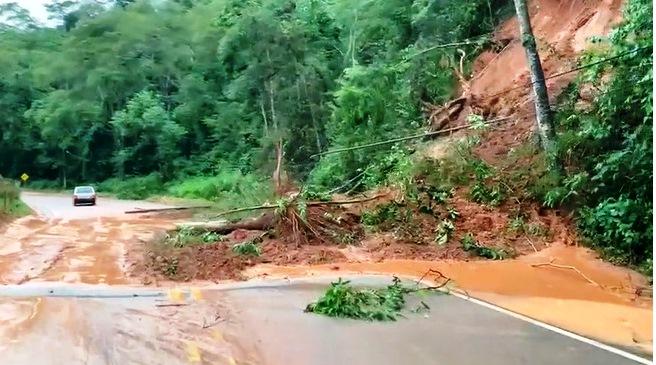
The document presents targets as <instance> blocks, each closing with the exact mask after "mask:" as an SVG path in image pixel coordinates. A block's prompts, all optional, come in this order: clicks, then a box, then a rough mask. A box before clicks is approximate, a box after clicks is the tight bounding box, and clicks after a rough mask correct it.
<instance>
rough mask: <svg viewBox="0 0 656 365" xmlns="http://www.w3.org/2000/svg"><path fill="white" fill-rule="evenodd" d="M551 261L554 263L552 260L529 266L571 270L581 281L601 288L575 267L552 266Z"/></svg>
mask: <svg viewBox="0 0 656 365" xmlns="http://www.w3.org/2000/svg"><path fill="white" fill-rule="evenodd" d="M553 261H554V260H553V259H552V260H551V261H549V262H544V263H541V264H532V265H531V266H532V267H541V266H550V267H555V268H558V269H568V270H573V271H575V272H576V273H577V274H579V275H581V277H582V278H583V279H585V280H586V281H587V282H589V283H590V284H593V285H595V286H598V287H601V285H599V284H598V283H597V282H596V281H594V280H592V279H590V278H589V277H587V276H585V274H584V273H582V272H581V270H579V269H577V268H576V267H574V266H570V265H558V264H554V263H553Z"/></svg>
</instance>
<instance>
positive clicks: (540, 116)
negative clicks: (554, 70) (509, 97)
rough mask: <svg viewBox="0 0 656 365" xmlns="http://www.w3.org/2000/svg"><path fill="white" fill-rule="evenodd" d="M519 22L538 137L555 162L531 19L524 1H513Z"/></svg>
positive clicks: (544, 86)
mask: <svg viewBox="0 0 656 365" xmlns="http://www.w3.org/2000/svg"><path fill="white" fill-rule="evenodd" d="M513 1H514V2H515V10H516V12H517V20H518V21H519V30H520V33H521V34H520V35H521V37H522V45H523V46H524V50H525V51H526V60H527V61H528V67H529V71H530V73H531V84H532V85H533V95H534V97H535V117H536V118H535V119H536V122H537V128H538V136H539V139H540V145H541V146H542V149H543V150H544V151H545V152H546V153H547V155H548V156H549V159H550V160H551V161H552V162H555V158H556V156H555V155H554V154H555V148H554V147H555V146H554V144H555V131H554V123H553V114H552V113H551V108H550V106H549V94H548V93H547V84H546V83H545V80H544V71H543V70H542V64H541V62H540V55H539V54H538V50H537V46H536V43H535V37H534V36H533V29H532V28H531V19H530V17H529V14H528V7H527V6H526V0H513Z"/></svg>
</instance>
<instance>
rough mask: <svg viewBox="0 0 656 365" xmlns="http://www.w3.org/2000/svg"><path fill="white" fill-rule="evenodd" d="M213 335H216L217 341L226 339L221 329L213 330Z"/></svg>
mask: <svg viewBox="0 0 656 365" xmlns="http://www.w3.org/2000/svg"><path fill="white" fill-rule="evenodd" d="M212 335H213V336H214V339H215V340H217V341H225V339H224V338H223V335H222V334H221V331H219V330H214V331H212Z"/></svg>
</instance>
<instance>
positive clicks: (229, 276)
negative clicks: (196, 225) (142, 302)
mask: <svg viewBox="0 0 656 365" xmlns="http://www.w3.org/2000/svg"><path fill="white" fill-rule="evenodd" d="M240 234H241V233H240ZM260 235H261V232H259V231H250V232H247V236H246V239H245V240H243V241H237V240H233V239H231V238H229V239H228V240H226V241H223V242H215V243H209V244H202V245H194V246H189V247H184V248H171V247H167V246H164V245H161V244H155V245H153V246H152V247H151V248H150V249H149V250H147V253H146V256H145V258H144V261H143V262H142V263H141V264H140V265H137V266H135V267H134V268H133V271H132V274H133V275H135V276H140V277H143V278H144V283H145V284H149V283H151V282H153V281H160V280H164V281H166V280H174V281H192V280H202V281H205V280H207V281H223V280H243V279H245V277H244V276H243V275H242V272H243V271H244V270H245V269H247V268H249V267H252V266H255V265H257V264H263V263H271V264H276V265H300V264H302V265H313V264H325V263H330V262H338V261H344V260H345V259H346V257H345V256H344V255H343V254H342V253H340V252H339V250H338V249H337V247H335V246H322V245H298V246H293V245H289V244H287V243H285V242H281V241H279V240H275V239H264V240H263V241H262V242H261V243H259V244H258V247H259V250H260V254H259V255H246V254H239V253H237V252H235V250H234V249H233V247H234V245H236V244H240V243H244V242H249V241H252V240H254V239H256V238H257V237H259V236H260Z"/></svg>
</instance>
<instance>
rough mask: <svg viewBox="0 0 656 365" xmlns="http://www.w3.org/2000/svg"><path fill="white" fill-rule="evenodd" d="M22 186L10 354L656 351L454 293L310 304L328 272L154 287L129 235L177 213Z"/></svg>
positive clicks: (37, 357) (387, 355)
mask: <svg viewBox="0 0 656 365" xmlns="http://www.w3.org/2000/svg"><path fill="white" fill-rule="evenodd" d="M23 199H24V200H25V201H26V202H27V203H28V204H29V205H30V207H32V209H34V210H35V211H36V212H37V215H34V216H30V217H25V218H22V219H20V220H18V221H16V222H14V223H12V224H10V225H9V226H8V227H7V229H6V231H5V232H4V233H0V283H1V284H2V286H0V359H2V360H1V363H2V364H3V365H4V364H7V365H23V364H40V365H41V364H43V365H50V364H53V365H58V364H62V365H64V364H66V365H77V364H91V365H96V364H98V365H100V364H103V365H104V364H147V365H150V364H153V365H155V364H157V365H160V364H173V365H176V364H274V365H277V364H290V365H293V364H304V365H305V364H334V363H343V364H399V363H407V364H436V363H447V364H479V363H487V364H526V363H531V364H552V363H564V364H570V363H577V364H580V365H586V364H634V363H647V362H646V361H644V360H642V361H641V360H640V359H639V358H631V356H629V358H627V357H626V356H621V355H618V354H617V353H613V352H611V351H608V350H607V349H602V348H599V347H596V346H593V345H591V344H590V343H585V342H582V341H579V340H576V339H573V338H570V337H567V336H564V335H562V334H559V333H556V332H553V331H550V330H547V329H545V328H542V327H539V326H536V325H534V324H531V323H529V322H526V321H523V320H520V319H517V318H514V317H512V316H509V315H507V314H503V313H500V312H497V311H494V310H492V309H489V308H486V307H484V306H481V305H478V304H474V303H471V302H469V301H466V300H464V299H461V298H458V297H454V296H447V295H435V296H430V297H426V298H422V300H424V301H425V302H426V303H428V305H429V306H430V307H431V311H430V312H429V313H422V314H413V313H407V314H406V316H407V318H406V319H401V320H399V321H397V322H393V323H368V322H358V321H351V320H335V319H330V318H326V317H322V316H318V315H313V314H307V313H304V312H303V308H304V307H305V306H306V305H307V303H309V302H311V301H313V300H315V299H316V298H317V297H318V296H319V295H320V294H321V292H322V291H323V289H324V288H325V286H326V284H327V283H328V282H329V281H330V280H329V279H327V278H312V279H295V280H294V281H288V280H279V281H274V280H268V281H251V282H246V283H236V284H223V285H213V286H205V287H203V288H202V289H198V288H196V289H195V288H193V287H191V286H190V287H183V288H181V289H177V288H154V287H150V288H149V287H143V286H140V285H138V284H137V282H138V281H135V280H133V279H132V278H130V277H129V276H128V275H127V274H126V272H127V271H126V269H125V265H126V262H125V260H126V259H125V255H126V252H127V251H128V250H127V248H129V247H130V245H134V244H137V243H138V242H139V240H146V239H149V238H150V237H152V235H153V234H154V233H155V232H157V231H162V230H164V229H166V228H169V227H171V226H172V222H171V221H167V220H164V219H149V218H145V217H140V216H138V215H137V216H133V215H130V216H125V215H123V214H122V212H123V210H126V209H132V208H146V207H150V206H152V204H148V203H143V202H124V201H115V200H111V199H102V200H99V202H98V203H99V204H98V206H96V207H76V208H73V207H72V204H71V201H70V197H68V196H59V195H57V196H55V195H47V194H33V193H30V194H25V195H24V196H23ZM354 279H355V282H356V283H359V284H366V285H371V286H380V285H386V284H388V283H389V281H390V278H389V277H364V276H360V277H357V278H354ZM416 304H417V299H412V300H410V303H409V308H413V306H416Z"/></svg>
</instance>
